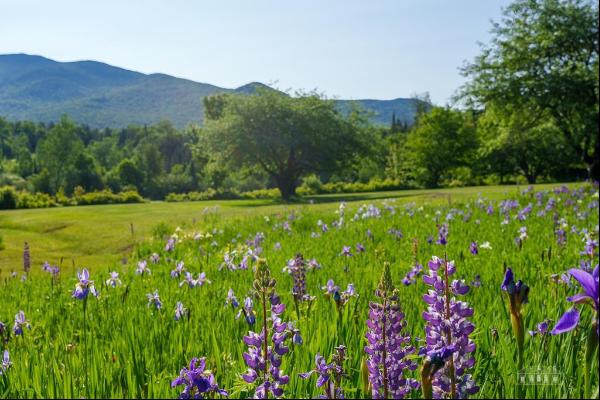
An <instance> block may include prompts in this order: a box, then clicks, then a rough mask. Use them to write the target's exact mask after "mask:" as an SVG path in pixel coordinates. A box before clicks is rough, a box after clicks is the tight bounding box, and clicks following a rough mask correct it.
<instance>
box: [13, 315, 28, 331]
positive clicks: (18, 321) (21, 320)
mask: <svg viewBox="0 0 600 400" xmlns="http://www.w3.org/2000/svg"><path fill="white" fill-rule="evenodd" d="M23 328H27V329H31V325H30V324H29V320H28V319H27V318H25V313H24V312H23V311H22V310H21V311H19V312H18V313H17V314H16V315H15V325H14V326H13V332H14V333H15V335H16V336H19V335H23Z"/></svg>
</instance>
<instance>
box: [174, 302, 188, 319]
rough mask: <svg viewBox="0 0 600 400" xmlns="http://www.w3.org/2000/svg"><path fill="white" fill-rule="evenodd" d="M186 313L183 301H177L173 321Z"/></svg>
mask: <svg viewBox="0 0 600 400" xmlns="http://www.w3.org/2000/svg"><path fill="white" fill-rule="evenodd" d="M186 315H188V309H187V308H185V307H184V306H183V303H182V302H180V301H178V302H177V304H175V321H179V320H180V319H181V318H183V317H185V316H186Z"/></svg>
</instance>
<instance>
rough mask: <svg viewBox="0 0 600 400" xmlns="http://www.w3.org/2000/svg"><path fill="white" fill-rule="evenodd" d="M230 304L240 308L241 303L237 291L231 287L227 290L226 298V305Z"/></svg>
mask: <svg viewBox="0 0 600 400" xmlns="http://www.w3.org/2000/svg"><path fill="white" fill-rule="evenodd" d="M229 304H231V307H232V308H238V307H239V305H240V302H239V301H238V299H237V297H235V293H234V292H233V289H231V288H229V290H228V291H227V297H226V298H225V307H227V305H229Z"/></svg>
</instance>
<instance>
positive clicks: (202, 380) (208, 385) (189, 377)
mask: <svg viewBox="0 0 600 400" xmlns="http://www.w3.org/2000/svg"><path fill="white" fill-rule="evenodd" d="M177 386H183V387H184V388H183V392H181V393H180V395H179V398H180V399H204V398H213V396H214V395H215V394H218V395H221V396H225V397H227V396H229V394H228V393H227V392H226V391H225V390H223V389H221V388H219V385H217V381H216V379H215V376H214V375H213V374H212V372H210V371H209V370H207V369H206V359H205V358H204V357H202V358H201V359H200V360H198V359H197V358H192V361H190V367H189V369H188V368H182V369H181V371H180V372H179V376H178V377H177V378H175V379H174V380H173V381H172V382H171V387H172V388H175V387H177Z"/></svg>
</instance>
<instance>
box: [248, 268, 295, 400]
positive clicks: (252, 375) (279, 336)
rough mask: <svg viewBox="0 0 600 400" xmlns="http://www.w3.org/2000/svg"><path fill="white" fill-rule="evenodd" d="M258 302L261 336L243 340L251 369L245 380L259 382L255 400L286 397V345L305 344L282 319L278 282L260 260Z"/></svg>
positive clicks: (257, 273)
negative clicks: (292, 343)
mask: <svg viewBox="0 0 600 400" xmlns="http://www.w3.org/2000/svg"><path fill="white" fill-rule="evenodd" d="M253 287H254V290H255V292H256V296H257V298H258V299H259V300H260V302H261V305H262V326H263V327H262V330H261V332H260V333H255V332H252V331H250V332H249V333H248V335H246V336H244V343H245V344H246V345H247V346H248V351H246V352H245V353H244V354H243V358H244V361H245V362H246V365H247V366H248V370H247V372H246V373H245V374H242V378H243V379H244V380H245V381H246V382H248V383H255V382H257V381H258V382H259V383H260V384H259V385H258V386H257V387H256V389H255V392H254V397H255V398H258V399H265V398H268V397H270V395H272V396H274V397H281V396H283V386H285V385H287V384H288V383H289V380H290V378H289V376H288V375H284V374H283V372H282V371H281V362H282V357H283V356H284V355H285V354H287V353H288V352H289V351H290V348H289V347H288V346H287V345H286V341H287V340H289V339H292V340H293V341H294V343H296V344H300V343H302V338H301V337H300V335H299V332H298V330H297V329H294V328H293V326H292V325H291V324H287V323H284V322H283V321H282V320H281V317H280V315H281V314H282V313H283V312H284V310H285V304H283V303H281V300H280V298H279V296H278V295H277V294H276V293H275V280H274V279H273V278H271V273H270V271H269V268H268V267H267V265H266V262H265V261H264V260H262V259H261V260H259V261H258V265H257V266H256V278H255V280H254V283H253Z"/></svg>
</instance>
